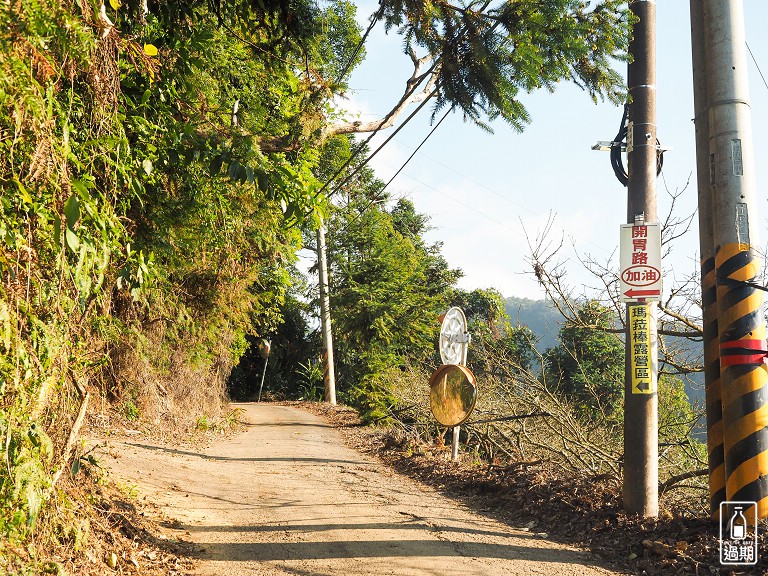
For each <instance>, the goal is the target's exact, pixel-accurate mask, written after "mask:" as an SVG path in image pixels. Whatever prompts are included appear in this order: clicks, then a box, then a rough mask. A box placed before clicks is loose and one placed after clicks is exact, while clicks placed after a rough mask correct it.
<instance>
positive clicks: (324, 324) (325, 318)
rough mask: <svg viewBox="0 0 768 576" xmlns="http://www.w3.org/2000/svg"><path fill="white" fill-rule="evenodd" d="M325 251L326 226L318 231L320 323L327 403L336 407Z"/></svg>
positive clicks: (323, 225)
mask: <svg viewBox="0 0 768 576" xmlns="http://www.w3.org/2000/svg"><path fill="white" fill-rule="evenodd" d="M325 252H326V250H325V224H324V223H323V222H320V227H319V228H318V229H317V268H318V275H319V276H320V323H321V328H322V334H323V381H324V383H325V401H326V402H328V403H329V404H330V405H331V406H336V372H335V369H334V364H333V333H332V331H331V302H330V298H329V291H328V260H327V258H326V253H325Z"/></svg>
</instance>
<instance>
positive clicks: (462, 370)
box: [429, 364, 477, 427]
mask: <svg viewBox="0 0 768 576" xmlns="http://www.w3.org/2000/svg"><path fill="white" fill-rule="evenodd" d="M476 400H477V381H476V380H475V376H474V374H472V372H470V370H469V368H467V367H466V366H459V365H457V364H443V365H442V366H440V368H438V369H437V370H435V373H434V374H432V376H431V377H430V379H429V405H430V407H431V408H432V414H433V415H434V416H435V419H436V420H437V421H438V422H439V423H440V424H442V425H443V426H449V427H451V426H458V425H459V424H461V423H462V422H464V421H465V420H466V419H467V418H469V415H470V414H471V413H472V409H473V408H474V407H475V401H476Z"/></svg>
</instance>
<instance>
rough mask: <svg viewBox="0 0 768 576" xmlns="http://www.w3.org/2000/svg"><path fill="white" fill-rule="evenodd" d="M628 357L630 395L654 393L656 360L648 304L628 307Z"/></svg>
mask: <svg viewBox="0 0 768 576" xmlns="http://www.w3.org/2000/svg"><path fill="white" fill-rule="evenodd" d="M629 344H630V349H631V355H630V357H629V361H630V366H631V368H632V394H654V393H655V392H656V370H655V366H654V365H655V363H656V358H655V357H654V352H655V350H656V347H655V346H654V345H653V334H651V312H650V306H649V305H648V304H639V305H637V306H630V307H629Z"/></svg>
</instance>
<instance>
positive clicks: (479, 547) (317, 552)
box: [197, 539, 589, 565]
mask: <svg viewBox="0 0 768 576" xmlns="http://www.w3.org/2000/svg"><path fill="white" fill-rule="evenodd" d="M197 544H198V545H199V546H200V547H201V549H202V550H201V552H200V556H201V558H203V559H205V560H211V561H233V560H235V561H238V562H273V561H301V560H339V559H352V558H440V557H443V558H451V557H455V558H496V559H504V560H525V561H530V562H535V563H543V564H551V563H556V564H576V565H589V562H586V561H585V558H584V553H583V552H577V551H574V550H567V549H554V548H531V547H528V546H521V545H518V544H497V543H486V542H455V541H451V540H433V539H413V540H402V539H401V540H358V541H349V540H339V541H328V542H253V543H241V542H228V543H220V542H198V543H197Z"/></svg>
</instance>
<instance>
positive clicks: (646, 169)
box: [623, 0, 659, 517]
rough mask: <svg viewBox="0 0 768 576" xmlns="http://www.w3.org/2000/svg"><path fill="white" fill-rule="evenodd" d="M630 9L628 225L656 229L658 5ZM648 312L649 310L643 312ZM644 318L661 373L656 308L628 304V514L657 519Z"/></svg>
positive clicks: (654, 408) (652, 398)
mask: <svg viewBox="0 0 768 576" xmlns="http://www.w3.org/2000/svg"><path fill="white" fill-rule="evenodd" d="M629 9H630V10H631V11H632V13H633V14H634V15H635V16H636V17H637V18H638V20H637V22H635V24H634V25H633V27H632V41H631V42H630V44H629V53H630V55H631V56H632V62H631V63H630V64H629V66H628V68H627V88H628V90H629V95H630V103H629V122H630V124H629V125H628V134H627V165H628V170H627V172H628V174H629V182H628V184H627V223H628V224H638V223H643V222H645V223H655V222H657V214H656V178H657V174H656V170H657V154H658V148H657V144H656V2H655V1H654V0H631V1H630V3H629ZM644 306H647V310H643V309H642V308H641V307H644ZM637 312H642V317H643V319H644V321H647V325H648V327H649V330H648V332H647V334H648V343H649V344H650V345H651V347H650V352H651V353H650V357H651V359H652V360H651V364H652V366H651V368H652V370H653V372H654V374H653V375H652V380H651V381H652V385H653V386H655V382H656V375H655V371H656V370H657V360H656V355H657V342H656V338H657V336H656V334H657V312H656V303H655V302H649V303H646V304H643V303H631V302H630V303H627V306H626V314H627V315H626V326H627V338H626V347H627V349H626V355H625V357H626V370H625V385H624V494H623V496H624V509H625V510H626V511H627V513H629V514H639V515H641V516H644V517H654V516H657V515H658V513H659V502H658V500H659V461H658V454H659V447H658V394H657V392H656V390H651V393H645V394H637V393H634V391H633V389H632V388H633V367H632V365H631V364H632V363H631V362H630V358H631V356H632V354H633V350H632V349H631V347H632V344H631V340H632V339H631V338H630V330H631V325H632V318H633V317H636V316H637Z"/></svg>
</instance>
